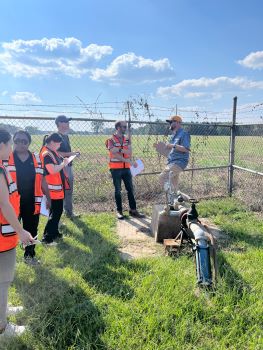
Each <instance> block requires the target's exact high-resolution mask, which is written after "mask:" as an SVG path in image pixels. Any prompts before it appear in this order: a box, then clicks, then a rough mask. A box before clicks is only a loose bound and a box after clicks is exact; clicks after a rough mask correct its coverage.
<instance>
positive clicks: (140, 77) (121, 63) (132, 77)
mask: <svg viewBox="0 0 263 350" xmlns="http://www.w3.org/2000/svg"><path fill="white" fill-rule="evenodd" d="M174 75H175V73H174V70H173V68H172V67H171V64H170V62H169V60H168V59H167V58H162V59H159V60H156V61H154V60H152V59H150V58H144V57H142V56H136V55H135V54H134V53H133V52H130V53H126V54H123V55H121V56H118V57H117V58H115V59H114V60H113V61H112V62H111V63H110V64H109V65H108V67H107V68H106V69H100V68H97V69H94V70H93V72H92V75H91V79H92V80H96V81H108V82H112V83H121V82H135V83H146V82H154V81H162V80H164V79H169V78H171V77H174Z"/></svg>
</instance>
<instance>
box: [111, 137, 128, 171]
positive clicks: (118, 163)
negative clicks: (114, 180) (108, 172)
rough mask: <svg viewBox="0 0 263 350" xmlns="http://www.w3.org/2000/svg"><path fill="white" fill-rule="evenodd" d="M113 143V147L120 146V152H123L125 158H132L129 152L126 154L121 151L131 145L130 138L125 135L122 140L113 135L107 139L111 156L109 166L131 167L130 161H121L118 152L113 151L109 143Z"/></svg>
mask: <svg viewBox="0 0 263 350" xmlns="http://www.w3.org/2000/svg"><path fill="white" fill-rule="evenodd" d="M110 143H111V144H112V146H113V147H117V148H119V153H118V154H121V155H122V157H123V158H127V159H128V158H130V156H129V155H128V154H124V153H122V152H121V150H128V146H129V139H128V138H126V137H125V136H123V137H122V142H120V140H119V138H118V137H117V136H116V135H112V138H111V139H108V140H107V141H106V143H105V144H106V147H107V148H108V150H109V156H110V161H109V168H110V169H125V168H126V169H128V168H130V167H131V165H130V163H126V162H122V161H120V160H119V159H118V158H117V157H116V154H114V153H112V152H111V150H110V148H109V144H110Z"/></svg>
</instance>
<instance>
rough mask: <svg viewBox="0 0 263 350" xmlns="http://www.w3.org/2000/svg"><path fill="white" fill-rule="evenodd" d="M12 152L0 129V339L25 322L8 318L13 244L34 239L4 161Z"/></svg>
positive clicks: (20, 328) (8, 138)
mask: <svg viewBox="0 0 263 350" xmlns="http://www.w3.org/2000/svg"><path fill="white" fill-rule="evenodd" d="M11 152H12V138H11V135H10V134H9V132H7V131H6V130H4V129H0V188H1V191H0V341H1V337H3V336H5V335H6V336H10V335H20V334H22V333H23V332H24V331H25V327H24V326H17V325H14V324H11V323H8V322H7V300H8V289H9V286H10V284H11V282H12V281H13V278H14V270H15V261H16V246H17V244H18V241H19V239H20V241H21V242H22V243H23V244H24V245H28V244H29V243H34V239H33V237H32V236H31V234H30V233H29V232H28V231H26V230H25V229H24V228H23V227H22V225H21V224H20V222H19V221H18V216H19V204H20V198H19V193H18V190H17V186H16V183H15V182H14V181H13V179H12V177H11V175H10V173H9V171H8V169H7V168H6V167H5V166H4V165H3V161H4V160H6V159H8V158H9V156H10V154H11Z"/></svg>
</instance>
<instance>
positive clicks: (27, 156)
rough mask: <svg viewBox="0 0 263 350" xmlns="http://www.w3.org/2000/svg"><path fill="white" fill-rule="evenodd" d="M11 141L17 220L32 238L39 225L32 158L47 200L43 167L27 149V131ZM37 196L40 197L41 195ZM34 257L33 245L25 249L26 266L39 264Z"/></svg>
mask: <svg viewBox="0 0 263 350" xmlns="http://www.w3.org/2000/svg"><path fill="white" fill-rule="evenodd" d="M13 141H14V149H13V161H14V165H15V169H12V168H10V172H11V174H12V171H15V172H16V182H17V188H18V192H19V194H20V215H19V218H20V220H21V221H22V223H23V228H24V229H25V230H27V231H29V232H30V233H31V234H32V236H33V237H36V236H37V231H38V224H39V213H38V214H36V213H35V179H36V169H35V166H34V160H33V156H34V158H35V157H38V162H39V163H38V164H39V168H38V171H39V173H40V175H41V177H42V180H41V186H42V189H43V190H44V192H45V194H46V195H47V198H49V193H48V189H47V184H46V182H45V180H44V178H43V167H42V163H41V161H40V158H39V156H38V155H35V154H34V155H33V153H31V152H30V151H29V149H28V148H29V146H30V143H31V136H30V134H29V133H28V132H27V131H24V130H19V131H17V132H16V133H15V134H14V137H13ZM35 159H36V158H35ZM9 166H10V165H9ZM41 172H42V174H41ZM40 191H41V190H40ZM39 195H40V197H41V193H40V194H39ZM35 255H36V253H35V245H29V246H27V247H26V248H25V253H24V259H25V262H26V263H27V264H30V265H36V264H38V263H39V261H38V260H37V259H36V257H35Z"/></svg>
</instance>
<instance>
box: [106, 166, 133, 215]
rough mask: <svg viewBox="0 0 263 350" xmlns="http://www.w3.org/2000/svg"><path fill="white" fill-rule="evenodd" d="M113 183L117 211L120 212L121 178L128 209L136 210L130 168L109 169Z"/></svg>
mask: <svg viewBox="0 0 263 350" xmlns="http://www.w3.org/2000/svg"><path fill="white" fill-rule="evenodd" d="M110 172H111V176H112V180H113V185H114V187H115V202H116V207H117V211H119V212H120V213H121V212H122V199H121V181H122V180H123V182H124V185H125V188H126V191H127V195H128V200H129V206H130V210H136V201H135V198H134V193H133V185H132V175H131V171H130V169H110Z"/></svg>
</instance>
